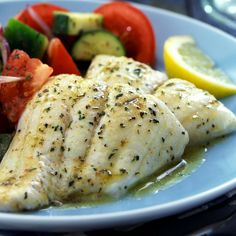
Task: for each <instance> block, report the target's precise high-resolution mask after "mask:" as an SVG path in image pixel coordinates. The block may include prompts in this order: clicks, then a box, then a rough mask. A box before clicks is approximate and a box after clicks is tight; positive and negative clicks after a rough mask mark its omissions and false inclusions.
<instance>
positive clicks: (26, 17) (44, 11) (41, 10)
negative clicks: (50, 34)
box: [16, 3, 68, 33]
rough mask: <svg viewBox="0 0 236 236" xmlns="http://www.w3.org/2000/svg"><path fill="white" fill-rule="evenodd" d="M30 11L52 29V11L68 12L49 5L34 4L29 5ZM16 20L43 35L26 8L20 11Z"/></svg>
mask: <svg viewBox="0 0 236 236" xmlns="http://www.w3.org/2000/svg"><path fill="white" fill-rule="evenodd" d="M31 7H32V9H33V10H34V11H35V12H36V13H37V14H38V15H39V16H40V17H41V18H42V19H43V20H44V22H45V23H46V24H47V25H48V26H49V28H51V27H52V24H53V12H54V11H64V12H68V10H67V9H65V8H64V7H60V6H57V5H54V4H51V3H36V4H33V5H31ZM16 18H17V19H18V20H19V21H21V22H23V23H25V24H27V25H29V26H30V27H32V28H34V29H35V30H37V31H39V32H41V33H44V31H43V29H41V27H40V25H38V23H37V22H36V21H35V20H34V19H33V18H32V17H31V16H30V14H29V12H28V10H27V8H26V9H24V10H22V11H21V12H20V13H18V15H17V16H16Z"/></svg>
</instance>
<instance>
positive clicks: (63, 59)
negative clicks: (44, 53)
mask: <svg viewBox="0 0 236 236" xmlns="http://www.w3.org/2000/svg"><path fill="white" fill-rule="evenodd" d="M48 64H49V65H50V66H51V67H52V68H53V75H58V74H63V73H64V74H65V73H66V74H76V75H80V71H79V69H78V68H77V66H76V64H75V62H74V61H73V59H72V57H71V56H70V54H69V53H68V51H67V50H66V48H65V47H64V45H63V44H62V42H61V40H60V39H59V38H54V39H52V40H51V41H50V43H49V47H48Z"/></svg>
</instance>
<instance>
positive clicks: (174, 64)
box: [164, 36, 236, 98]
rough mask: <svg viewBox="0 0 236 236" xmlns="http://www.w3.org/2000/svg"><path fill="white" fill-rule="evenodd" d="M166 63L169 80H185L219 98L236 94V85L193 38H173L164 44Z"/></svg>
mask: <svg viewBox="0 0 236 236" xmlns="http://www.w3.org/2000/svg"><path fill="white" fill-rule="evenodd" d="M164 63H165V69H166V73H167V75H168V76H169V78H180V79H185V80H188V81H190V82H192V83H193V84H195V85H196V86H197V87H198V88H201V89H204V90H207V91H209V92H210V93H211V94H213V95H214V96H215V97H217V98H222V97H225V96H229V95H232V94H235V93H236V85H235V84H233V83H232V81H231V80H230V79H229V77H228V76H227V75H226V74H225V73H224V72H223V71H222V70H220V69H219V68H217V67H215V63H214V61H213V60H212V59H211V58H209V57H208V56H207V55H205V54H204V53H203V52H202V51H201V50H200V49H199V48H198V47H197V45H196V44H195V41H194V39H193V38H192V37H191V36H172V37H169V38H168V39H167V40H166V42H165V44H164Z"/></svg>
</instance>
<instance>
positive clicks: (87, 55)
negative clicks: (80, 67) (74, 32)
mask: <svg viewBox="0 0 236 236" xmlns="http://www.w3.org/2000/svg"><path fill="white" fill-rule="evenodd" d="M99 54H107V55H113V56H125V48H124V46H123V44H122V42H121V41H120V39H119V38H118V37H116V36H115V35H114V34H113V33H111V32H108V31H106V30H94V31H90V32H87V33H84V34H82V35H81V37H80V38H79V39H78V41H77V42H76V43H75V44H74V46H73V48H72V57H73V58H74V59H75V60H92V59H93V58H94V57H95V56H96V55H99Z"/></svg>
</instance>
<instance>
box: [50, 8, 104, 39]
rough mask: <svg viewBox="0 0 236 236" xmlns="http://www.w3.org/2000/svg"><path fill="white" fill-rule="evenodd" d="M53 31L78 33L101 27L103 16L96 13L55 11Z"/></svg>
mask: <svg viewBox="0 0 236 236" xmlns="http://www.w3.org/2000/svg"><path fill="white" fill-rule="evenodd" d="M53 22H54V23H53V32H54V33H55V34H65V35H78V34H80V33H81V32H84V31H88V30H94V29H100V28H101V27H102V22H103V16H102V15H100V14H96V13H71V12H69V13H68V12H59V11H55V12H54V21H53Z"/></svg>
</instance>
